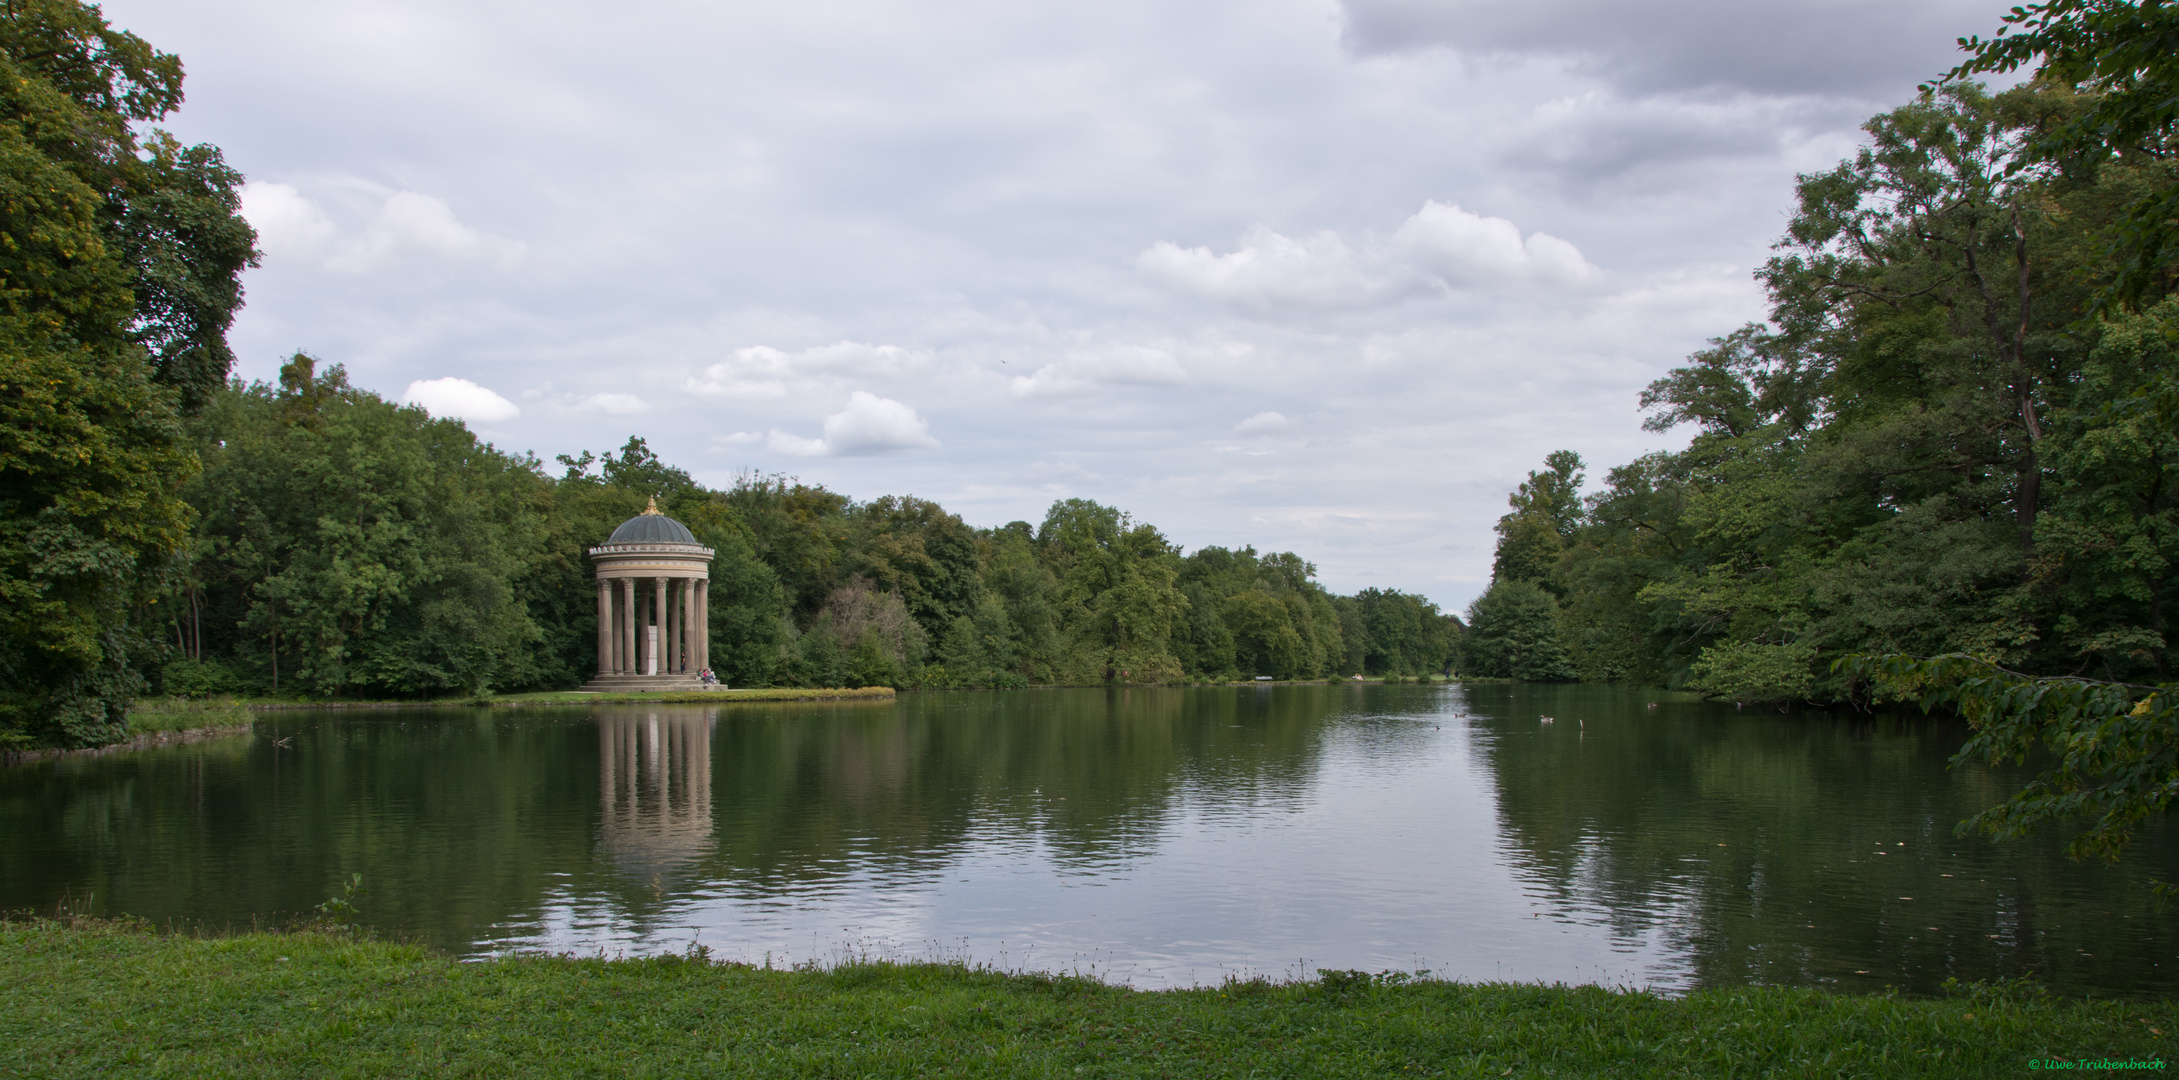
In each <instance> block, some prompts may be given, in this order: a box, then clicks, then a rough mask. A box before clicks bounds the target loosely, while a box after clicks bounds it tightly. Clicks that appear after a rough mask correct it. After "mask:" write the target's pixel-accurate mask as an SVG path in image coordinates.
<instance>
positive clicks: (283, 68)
mask: <svg viewBox="0 0 2179 1080" xmlns="http://www.w3.org/2000/svg"><path fill="white" fill-rule="evenodd" d="M105 10H106V13H107V15H108V16H109V18H111V19H112V20H113V22H114V23H115V24H116V25H118V26H121V27H124V28H127V29H130V30H133V31H135V32H137V33H138V34H140V35H142V36H144V37H146V38H147V39H149V40H150V41H151V42H152V43H153V44H154V45H156V46H158V47H159V48H161V49H164V50H166V51H169V52H175V53H178V54H180V55H181V57H182V59H183V62H184V64H185V65H186V68H187V71H188V84H187V92H188V103H187V104H186V106H185V107H184V108H183V110H182V112H181V113H179V114H178V115H177V116H176V117H175V118H174V120H173V122H172V123H171V125H170V126H171V127H172V129H173V130H175V131H176V132H177V134H179V135H181V136H182V137H183V138H185V139H188V140H191V141H207V142H212V143H216V144H218V145H219V146H221V147H222V148H224V149H225V151H226V153H227V157H228V160H229V162H230V163H232V164H233V165H234V166H235V167H237V168H238V169H240V170H241V171H242V172H243V173H244V174H245V175H247V176H248V177H249V178H250V186H249V188H248V189H247V191H246V213H247V214H248V216H249V218H250V220H251V222H252V223H253V224H254V225H256V227H257V228H258V230H259V233H260V234H261V244H262V246H263V248H264V250H265V263H264V266H263V268H261V269H259V270H255V271H252V272H251V273H250V275H249V277H248V279H247V286H248V290H249V306H248V308H247V309H246V310H245V311H244V313H243V315H242V317H241V319H240V321H239V322H238V323H237V325H236V327H235V331H234V334H233V341H234V344H235V347H236V350H237V352H238V353H239V354H240V355H241V357H242V360H241V365H240V368H239V370H238V374H239V375H241V376H242V377H244V378H248V379H265V378H270V377H272V376H273V374H274V372H275V369H276V368H277V367H278V366H279V364H280V362H281V360H282V359H283V358H284V357H285V356H287V355H288V354H290V353H292V352H293V351H294V350H296V349H298V348H300V349H305V350H308V351H309V352H311V353H312V354H314V355H316V356H318V357H320V358H322V359H324V360H326V361H330V362H338V363H342V364H345V365H347V367H348V371H349V373H350V375H351V377H352V378H353V380H354V381H355V382H356V383H358V384H359V385H362V386H364V387H367V388H370V389H372V390H375V391H378V392H380V393H382V394H384V395H386V396H388V397H390V398H397V399H400V398H407V399H409V400H415V401H419V402H421V403H424V404H426V405H427V407H430V408H432V409H434V411H436V412H440V413H442V414H447V413H452V414H457V415H462V416H464V417H466V418H467V419H468V420H469V421H470V423H471V426H472V427H474V428H475V429H477V430H478V431H479V432H480V433H482V434H483V435H484V437H486V438H488V439H490V440H491V441H492V442H494V443H495V444H497V445H499V446H500V447H502V448H505V449H508V450H513V451H534V452H535V453H537V454H538V455H539V456H540V457H542V458H544V459H546V460H547V461H548V462H549V461H550V460H551V458H552V456H553V455H555V454H561V453H574V452H578V451H581V450H584V449H590V450H601V449H607V448H610V447H615V446H618V445H619V444H620V443H622V442H623V441H625V440H626V439H627V437H628V436H629V435H642V436H643V437H645V438H646V439H648V440H649V441H650V444H651V445H652V446H653V447H654V448H656V449H657V450H658V452H659V453H660V454H661V455H662V456H664V457H665V458H666V459H667V460H668V461H669V462H672V463H674V464H676V465H680V466H682V467H684V468H687V469H689V470H690V471H691V472H693V473H694V474H696V476H697V477H698V478H699V479H701V480H703V481H704V482H706V483H709V484H713V485H721V486H723V485H725V484H727V483H730V482H731V480H732V478H733V477H734V476H735V474H737V473H738V472H740V471H742V470H745V469H755V470H759V471H761V472H767V473H773V472H777V473H786V474H791V475H796V476H800V477H802V478H803V479H805V480H808V481H813V482H817V483H822V484H824V485H826V486H827V487H830V488H833V489H835V490H837V491H841V492H843V493H846V494H848V495H850V496H853V497H855V498H858V499H869V498H874V497H877V496H879V495H885V494H913V495H920V496H923V497H926V498H930V499H935V500H937V501H939V502H941V503H943V504H944V505H945V506H946V507H947V508H948V509H950V510H952V511H954V512H956V513H959V514H961V515H962V516H963V517H965V518H967V520H968V521H969V522H970V523H971V524H974V525H982V526H988V525H999V524H1003V523H1005V522H1007V521H1010V520H1014V519H1017V518H1018V519H1024V520H1028V521H1031V522H1034V521H1038V520H1041V519H1042V517H1043V514H1044V510H1045V508H1046V507H1047V506H1049V505H1050V504H1051V502H1052V501H1053V500H1054V499H1058V498H1067V497H1083V498H1090V499H1095V500H1097V501H1099V502H1103V503H1108V504H1111V505H1114V506H1117V507H1120V508H1121V509H1124V510H1126V511H1128V512H1130V513H1132V514H1133V515H1135V517H1136V518H1137V519H1138V520H1142V521H1148V522H1151V523H1153V524H1156V525H1157V526H1159V527H1160V528H1162V529H1164V530H1165V532H1166V533H1167V535H1169V536H1170V537H1172V538H1173V539H1174V540H1175V541H1176V542H1178V543H1180V544H1182V545H1184V546H1186V547H1187V548H1189V549H1193V548H1196V547H1201V546H1204V545H1209V544H1222V545H1226V546H1230V547H1238V546H1241V545H1244V544H1253V545H1255V546H1256V547H1257V548H1258V549H1259V550H1292V551H1296V552H1299V553H1300V554H1301V555H1302V556H1303V557H1305V558H1307V559H1309V560H1311V561H1313V562H1314V563H1316V565H1317V567H1318V568H1319V570H1320V573H1321V577H1322V578H1323V580H1324V582H1325V583H1326V584H1327V585H1328V586H1330V587H1331V588H1332V589H1334V590H1336V591H1339V592H1350V591H1353V590H1355V589H1360V588H1365V587H1369V586H1378V587H1385V588H1399V589H1403V590H1407V591H1412V592H1420V593H1423V594H1424V595H1427V596H1429V597H1430V598H1432V599H1434V600H1436V601H1438V602H1439V603H1440V604H1442V605H1444V606H1445V607H1446V608H1447V609H1449V610H1460V609H1464V608H1465V607H1466V606H1467V604H1468V602H1469V601H1470V600H1471V599H1472V598H1473V597H1474V595H1475V594H1476V593H1477V592H1479V591H1480V589H1481V587H1482V585H1483V584H1484V583H1485V582H1486V581H1487V579H1488V577H1489V573H1490V552H1491V543H1492V534H1491V528H1490V527H1491V524H1492V522H1494V521H1495V520H1496V519H1497V517H1498V515H1500V514H1501V513H1503V512H1504V511H1505V494H1506V492H1507V490H1508V489H1509V488H1510V487H1511V486H1512V485H1513V484H1515V483H1517V482H1518V481H1519V480H1520V478H1521V477H1522V475H1523V474H1524V473H1525V472H1526V471H1527V470H1529V469H1532V468H1536V467H1537V466H1538V464H1539V462H1540V461H1541V459H1542V457H1543V456H1544V455H1545V454H1546V453H1548V452H1550V451H1552V450H1555V449H1559V448H1570V449H1573V450H1577V451H1579V452H1580V453H1581V454H1582V455H1583V456H1584V457H1585V458H1587V460H1588V461H1589V463H1590V465H1591V476H1592V487H1593V486H1594V481H1595V480H1600V479H1601V477H1602V474H1603V472H1604V470H1605V469H1607V468H1609V467H1610V466H1612V465H1615V464H1619V463H1622V462H1624V461H1626V460H1628V459H1630V458H1632V457H1634V456H1636V455H1637V454H1640V453H1642V452H1644V451H1647V450H1653V449H1662V448H1669V447H1674V446H1677V445H1680V444H1681V442H1682V440H1679V439H1677V438H1674V437H1671V436H1658V435H1653V434H1649V433H1645V432H1643V431H1642V430H1641V427H1640V421H1641V417H1640V415H1639V414H1638V413H1637V411H1636V409H1635V395H1636V393H1637V392H1638V391H1639V390H1640V388H1641V387H1642V386H1643V385H1645V384H1646V383H1648V382H1649V381H1650V380H1651V379H1653V378H1656V377H1657V376H1658V375H1659V374H1661V373H1662V372H1663V371H1664V370H1665V369H1666V368H1668V367H1670V366H1672V365H1673V364H1675V363H1676V362H1678V361H1679V360H1681V359H1682V358H1683V357H1684V356H1685V355H1686V354H1687V353H1688V352H1689V351H1690V350H1692V349H1694V348H1697V347H1699V346H1700V345H1701V343H1702V341H1703V339H1705V338H1707V337H1711V336H1715V335H1719V334H1723V333H1725V332H1728V331H1730V330H1732V329H1733V328H1734V327H1736V326H1738V325H1740V324H1741V323H1744V322H1747V321H1749V320H1751V319H1757V318H1760V317H1761V315H1762V313H1763V310H1764V308H1763V303H1762V296H1761V294H1760V292H1759V291H1758V290H1757V289H1756V288H1755V287H1754V285H1753V284H1752V282H1751V280H1750V277H1749V273H1750V271H1751V269H1752V268H1753V267H1754V266H1756V265H1757V264H1758V263H1759V262H1760V261H1761V260H1762V259H1763V257H1764V256H1765V253H1766V251H1767V249H1768V247H1769V244H1770V243H1771V241H1772V240H1773V239H1775V238H1776V236H1777V235H1778V233H1779V231H1780V229H1781V227H1782V226H1783V224H1784V222H1785V220H1786V216H1787V212H1788V208H1789V201H1790V198H1791V194H1792V184H1793V178H1794V176H1795V174H1796V173H1799V172H1807V171H1811V170H1816V169H1821V168H1825V167H1828V166H1829V165H1831V164H1832V163H1834V162H1836V161H1837V160H1838V159H1839V158H1840V157H1842V156H1844V155H1846V154H1847V153H1849V152H1851V150H1852V148H1853V146H1854V144H1855V140H1856V137H1857V135H1858V131H1857V127H1858V125H1859V124H1860V122H1861V121H1862V120H1863V119H1865V118H1866V117H1867V116H1869V115H1870V114H1872V113H1874V112H1876V111H1879V110H1881V109H1883V108H1887V107H1890V106H1892V105H1895V104H1899V103H1901V102H1904V101H1905V100H1907V99H1908V98H1909V97H1910V96H1911V95H1912V94H1913V92H1914V87H1915V85H1916V84H1917V83H1918V82H1921V81H1923V80H1925V79H1928V78H1930V77H1931V76H1933V75H1936V74H1938V73H1940V72H1942V71H1943V70H1944V69H1945V68H1946V67H1948V66H1950V64H1951V63H1952V62H1953V59H1954V56H1955V46H1954V45H1953V40H1954V39H1955V38H1957V37H1959V36H1961V35H1963V34H1969V33H1976V32H1984V33H1987V32H1988V31H1990V30H1992V29H1994V28H1995V27H1996V25H1997V21H1998V16H1999V14H2000V13H2001V11H2002V10H2003V5H2001V4H1997V3H1965V2H1961V0H1923V2H1919V3H1901V2H1898V0H1892V2H1884V3H1878V2H1874V0H1773V2H1768V3H1760V4H1755V3H1748V2H1746V0H1660V2H1625V0H1619V2H1614V0H1531V2H1528V3H1522V4H1510V3H1504V2H1494V3H1479V2H1459V0H1346V2H1345V3H1339V2H1336V0H1248V2H1246V3H1242V2H1234V0H1193V2H1187V3H1173V2H1171V0H1160V2H1144V0H1101V2H1099V3H1095V4H1071V5H1038V4H1023V3H1020V2H1018V0H1012V2H1005V3H1001V2H996V0H951V2H943V0H941V2H936V3H934V2H932V0H916V2H907V0H799V2H795V3H770V4H759V3H732V2H729V3H716V2H714V3H701V4H700V3H674V2H664V0H634V2H629V3H622V4H613V5H603V4H595V3H587V4H581V5H576V4H571V3H560V2H557V0H526V2H523V3H513V2H479V0H429V2H423V0H416V2H384V0H355V2H350V3H344V4H339V5H325V4H297V3H293V2H292V0H286V2H277V3H276V2H271V0H189V2H187V3H181V2H178V0H117V2H112V3H108V4H106V5H105Z"/></svg>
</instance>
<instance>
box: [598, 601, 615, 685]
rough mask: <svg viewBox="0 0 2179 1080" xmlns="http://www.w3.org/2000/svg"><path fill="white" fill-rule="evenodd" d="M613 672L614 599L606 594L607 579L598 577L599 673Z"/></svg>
mask: <svg viewBox="0 0 2179 1080" xmlns="http://www.w3.org/2000/svg"><path fill="white" fill-rule="evenodd" d="M612 673H613V601H612V600H611V598H609V597H608V596H607V595H606V592H605V579H603V578H600V579H598V674H600V675H611V674H612Z"/></svg>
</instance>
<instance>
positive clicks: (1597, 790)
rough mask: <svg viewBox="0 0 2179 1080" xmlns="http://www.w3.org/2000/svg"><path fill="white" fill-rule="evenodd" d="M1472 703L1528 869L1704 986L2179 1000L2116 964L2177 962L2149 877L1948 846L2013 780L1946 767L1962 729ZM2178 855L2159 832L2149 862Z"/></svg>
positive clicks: (1686, 708)
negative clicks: (2035, 986)
mask: <svg viewBox="0 0 2179 1080" xmlns="http://www.w3.org/2000/svg"><path fill="white" fill-rule="evenodd" d="M1469 700H1470V704H1471V711H1472V712H1473V713H1474V714H1475V720H1474V724H1475V727H1476V729H1477V730H1478V731H1479V732H1480V733H1482V738H1481V739H1479V740H1478V741H1479V743H1480V745H1481V746H1482V749H1483V754H1484V757H1485V759H1486V760H1487V761H1488V762H1489V763H1490V765H1491V769H1492V774H1493V777H1494V778H1495V781H1496V784H1497V787H1498V792H1499V815H1500V820H1501V825H1502V829H1503V835H1504V840H1503V842H1504V843H1505V844H1507V845H1508V846H1509V848H1510V851H1509V854H1510V855H1511V861H1512V862H1513V863H1514V865H1515V867H1516V872H1517V874H1518V875H1519V876H1520V877H1521V878H1522V879H1524V880H1525V881H1526V882H1529V883H1531V884H1532V885H1533V887H1535V888H1537V889H1538V890H1539V891H1541V892H1543V893H1545V894H1547V895H1550V896H1554V897H1557V898H1559V899H1560V900H1561V901H1563V902H1567V903H1569V904H1570V905H1572V906H1576V907H1580V908H1585V909H1601V910H1602V912H1604V916H1603V917H1604V918H1606V919H1607V920H1609V923H1610V925H1611V926H1612V927H1613V929H1614V931H1615V932H1616V934H1617V935H1618V936H1620V937H1622V938H1624V939H1627V940H1633V939H1635V938H1638V937H1640V936H1642V935H1644V934H1646V933H1650V932H1652V931H1656V932H1659V933H1661V934H1662V935H1663V937H1664V938H1665V939H1666V940H1668V941H1673V942H1676V943H1677V944H1679V945H1680V946H1681V947H1682V949H1683V951H1684V952H1685V953H1686V954H1687V956H1688V957H1689V959H1690V961H1691V962H1692V964H1693V965H1694V977H1695V979H1696V980H1697V981H1698V982H1699V983H1701V984H1704V985H1725V984H1735V983H1748V982H1812V981H1815V980H1818V979H1838V980H1841V981H1842V982H1845V983H1848V984H1853V983H1856V982H1860V983H1866V984H1874V983H1877V982H1890V983H1894V984H1904V985H1907V986H1910V987H1911V988H1913V989H1915V990H1920V991H1934V990H1936V989H1937V988H1938V986H1939V985H1940V984H1941V983H1942V982H1943V980H1944V979H1945V977H1947V976H1949V975H1956V976H1958V977H1960V978H1962V979H1974V978H1991V977H2008V976H2012V975H2018V974H2021V973H2024V972H2027V971H2031V970H2032V971H2037V972H2042V973H2044V974H2046V975H2051V976H2055V977H2058V978H2063V979H2070V980H2074V981H2075V982H2076V984H2079V985H2098V984H2102V985H2110V986H2119V985H2144V986H2146V985H2149V984H2152V983H2153V984H2155V985H2162V986H2170V985H2174V984H2175V983H2179V980H2175V979H2174V978H2173V973H2170V972H2145V971H2142V970H2140V967H2141V966H2140V965H2138V964H2134V965H2131V966H2128V962H2127V961H2126V960H2125V959H2123V958H2122V957H2123V956H2133V955H2137V953H2136V952H2135V948H2136V945H2137V944H2139V945H2150V946H2151V947H2152V948H2153V949H2162V951H2163V952H2164V953H2165V954H2166V955H2169V953H2170V952H2171V946H2172V944H2173V943H2174V940H2175V939H2174V937H2173V935H2172V934H2171V933H2170V932H2169V928H2168V923H2169V920H2167V919H2156V918H2153V917H2152V909H2151V905H2150V903H2149V898H2148V896H2147V894H2146V892H2145V890H2142V889H2140V888H2138V887H2135V885H2134V884H2132V883H2130V881H2129V878H2130V877H2139V874H2138V872H2135V873H2131V874H2129V873H2128V872H2123V871H2122V872H2112V871H2106V870H2104V869H2102V868H2100V867H2095V866H2083V865H2081V864H2076V863H2072V862H2070V861H2068V860H2066V859H2064V858H2063V857H2062V856H2061V855H2060V854H2059V853H2058V848H2059V846H2060V844H2059V843H2057V842H2055V841H2053V840H2052V839H2050V838H2037V839H2035V840H2031V841H2024V842H2019V843H2014V844H2007V845H2003V846H1993V845H1991V844H1989V843H1988V842H1986V841H1983V840H1979V839H1973V838H1969V839H1958V838H1955V837H1954V836H1953V835H1952V828H1953V825H1954V824H1955V823H1957V822H1958V821H1960V820H1961V819H1963V818H1965V817H1967V816H1968V815H1969V814H1970V813H1972V812H1973V811H1974V810H1975V809H1978V808H1980V807H1981V806H1985V805H1988V804H1989V803H1991V802H1994V801H1996V800H1998V799H1999V798H2001V797H2002V795H2001V792H2002V791H2003V790H2005V789H2006V788H2007V785H2008V784H2009V783H2011V782H2013V781H2012V780H2010V779H2009V778H2008V777H2006V776H2003V775H1999V774H1996V773H1993V772H1991V771H1989V770H1984V769H1979V768H1978V769H1966V770H1961V771H1960V772H1957V773H1954V772H1951V771H1948V769H1947V767H1946V763H1947V760H1948V758H1949V757H1950V755H1951V753H1952V751H1953V750H1955V749H1956V748H1957V747H1958V745H1959V744H1960V742H1961V741H1963V740H1964V737H1965V735H1964V732H1963V731H1962V730H1961V729H1960V728H1959V726H1958V725H1956V724H1953V723H1949V722H1946V721H1942V720H1936V719H1930V718H1926V717H1921V716H1918V715H1916V716H1881V717H1866V716H1847V715H1839V714H1821V713H1798V714H1794V715H1790V716H1782V715H1780V714H1779V713H1777V712H1775V711H1769V710H1765V711H1755V710H1747V711H1740V710H1735V709H1734V708H1733V707H1732V706H1729V705H1727V706H1717V705H1695V704H1691V703H1690V704H1674V705H1668V706H1664V707H1662V708H1659V709H1656V710H1650V709H1647V708H1646V707H1645V703H1644V702H1643V701H1642V700H1641V698H1640V696H1639V695H1637V694H1635V693H1632V692H1626V691H1619V690H1613V689H1610V688H1601V687H1549V686H1482V687H1473V688H1471V689H1470V692H1469ZM1539 715H1550V716H1553V717H1555V718H1556V722H1555V723H1554V724H1552V725H1550V726H1549V727H1545V726H1543V725H1541V724H1540V723H1539V722H1538V719H1537V718H1538V716H1539ZM1902 841H1903V842H1905V844H1906V845H1907V846H1906V847H1904V848H1902V847H1900V846H1899V845H1900V843H1901V842H1902ZM2170 850H2171V848H2170V846H2169V845H2168V844H2162V843H2159V838H2157V837H2149V838H2148V842H2147V843H2145V844H2144V850H2143V854H2144V855H2145V856H2146V855H2148V854H2149V853H2150V852H2162V853H2167V854H2168V853H2169V851H2170ZM1878 851H1884V852H1887V854H1882V855H1879V854H1877V852H1878ZM2157 857H2163V856H2161V855H2160V856H2157ZM1946 874H1950V875H1952V876H1951V877H1949V878H1948V877H1944V876H1942V875H1946ZM1902 897H1913V898H1915V899H1912V900H1903V899H1900V898H1902ZM2123 916H2131V918H2124V917H2123ZM1932 926H1934V927H1937V928H1938V929H1937V930H1936V931H1934V932H1933V931H1931V930H1930V927H1932ZM1993 935H1994V936H1993ZM2152 939H2153V943H2152ZM1857 971H1867V972H1870V973H1871V974H1870V975H1868V976H1856V975H1855V972H1857ZM2144 980H2146V982H2145V981H2144ZM2159 980H2161V981H2160V982H2159Z"/></svg>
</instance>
